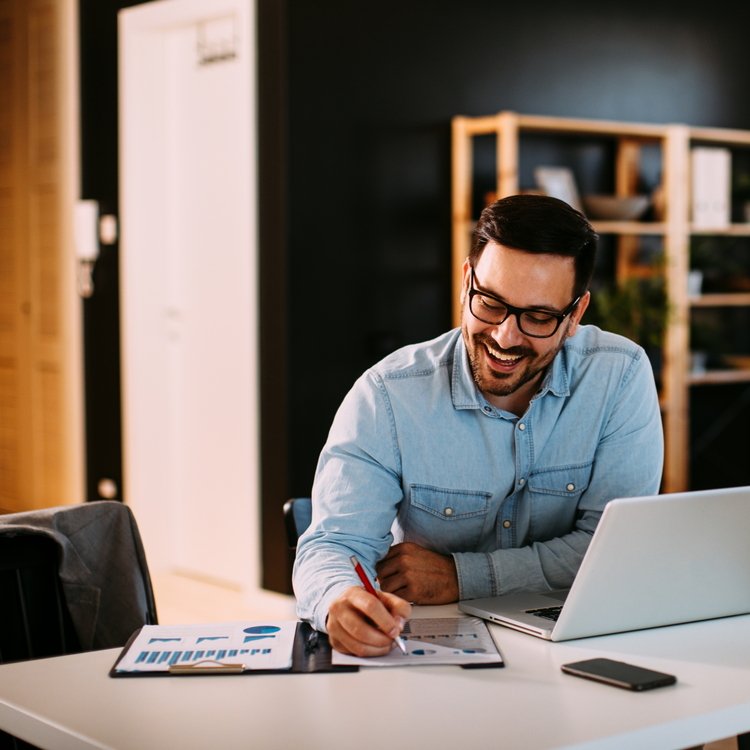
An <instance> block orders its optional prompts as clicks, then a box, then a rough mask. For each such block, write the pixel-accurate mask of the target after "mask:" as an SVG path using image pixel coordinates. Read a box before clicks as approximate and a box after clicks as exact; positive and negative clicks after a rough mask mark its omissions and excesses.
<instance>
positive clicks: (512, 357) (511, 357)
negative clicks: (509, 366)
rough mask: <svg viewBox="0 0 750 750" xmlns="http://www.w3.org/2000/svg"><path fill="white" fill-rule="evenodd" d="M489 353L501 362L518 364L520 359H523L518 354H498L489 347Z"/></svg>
mask: <svg viewBox="0 0 750 750" xmlns="http://www.w3.org/2000/svg"><path fill="white" fill-rule="evenodd" d="M487 351H488V352H489V353H490V354H491V355H492V356H493V357H494V358H495V359H499V360H500V361H501V362H516V361H518V360H519V359H521V357H520V356H518V355H517V354H505V352H498V351H495V350H494V349H490V348H489V347H487Z"/></svg>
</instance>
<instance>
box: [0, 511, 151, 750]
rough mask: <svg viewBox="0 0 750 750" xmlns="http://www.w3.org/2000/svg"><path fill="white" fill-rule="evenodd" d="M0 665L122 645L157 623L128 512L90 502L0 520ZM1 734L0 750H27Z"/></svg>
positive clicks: (141, 553) (137, 537) (139, 545)
mask: <svg viewBox="0 0 750 750" xmlns="http://www.w3.org/2000/svg"><path fill="white" fill-rule="evenodd" d="M0 603H1V609H2V616H1V617H0V663H5V662H11V661H23V660H26V659H37V658H42V657H49V656H62V655H64V654H71V653H79V652H81V651H90V650H94V649H100V648H110V647H115V646H124V645H125V643H126V641H127V640H128V638H129V637H130V635H131V634H132V633H133V631H134V630H136V629H137V628H138V627H140V626H141V625H146V624H156V623H157V614H156V603H155V601H154V596H153V589H152V586H151V578H150V575H149V571H148V566H147V564H146V558H145V553H144V551H143V547H142V543H141V539H140V535H139V532H138V527H137V525H136V523H135V519H134V517H133V515H132V512H131V511H130V508H128V507H127V506H125V505H123V504H122V503H119V502H114V501H94V502H91V503H83V504H79V505H66V506H60V507H57V508H49V509H45V510H40V511H28V512H22V513H11V514H6V515H0ZM33 747H34V746H33V745H29V744H28V743H25V742H23V741H21V740H19V739H17V738H15V737H12V736H11V735H9V734H7V733H6V732H2V731H0V750H28V749H29V748H33Z"/></svg>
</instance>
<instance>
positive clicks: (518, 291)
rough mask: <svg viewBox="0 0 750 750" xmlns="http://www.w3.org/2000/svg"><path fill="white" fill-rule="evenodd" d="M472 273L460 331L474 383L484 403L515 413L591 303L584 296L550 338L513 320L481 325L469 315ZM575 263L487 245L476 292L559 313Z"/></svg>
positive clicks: (476, 271)
mask: <svg viewBox="0 0 750 750" xmlns="http://www.w3.org/2000/svg"><path fill="white" fill-rule="evenodd" d="M470 278H471V268H470V267H469V263H468V261H467V262H466V263H465V264H464V284H463V291H462V293H461V303H462V307H463V313H462V323H461V330H462V333H463V337H464V342H465V344H466V349H467V351H468V353H469V360H470V362H471V368H472V372H473V374H474V380H475V381H476V384H477V386H478V387H479V389H480V390H481V391H482V392H483V393H484V395H485V397H486V398H487V400H488V401H490V402H491V403H493V404H494V405H495V406H498V407H501V408H506V409H509V410H510V411H515V412H516V413H518V411H517V408H514V407H518V406H519V404H520V405H521V407H522V408H523V409H525V407H526V404H527V403H528V401H529V399H530V398H531V396H532V395H533V394H534V392H535V391H536V390H537V388H538V387H539V381H540V380H541V378H542V376H543V373H544V372H545V370H546V369H547V366H548V365H549V364H550V363H551V362H552V360H553V359H554V357H555V355H556V354H557V352H558V351H560V349H561V348H562V346H563V344H564V343H565V339H566V338H567V337H568V336H572V335H573V334H574V333H575V331H576V328H577V326H578V322H579V321H580V319H581V316H582V315H583V313H584V311H585V310H586V307H587V306H588V302H589V296H590V295H589V293H588V292H587V293H586V294H585V295H584V296H583V297H581V300H580V301H579V303H578V305H577V306H576V308H575V309H574V310H573V312H571V313H570V315H569V316H568V317H567V318H565V319H564V320H563V322H562V323H561V324H560V327H559V328H558V329H557V331H556V332H555V333H554V334H553V335H552V336H550V337H549V338H534V337H532V336H528V335H527V334H525V333H524V332H523V331H521V329H520V328H519V326H518V319H517V318H516V316H515V315H509V316H508V317H507V318H506V320H505V321H503V322H502V323H500V324H499V325H491V324H488V323H483V322H482V321H480V320H478V319H477V318H476V317H474V315H472V313H471V311H470V310H469V288H470ZM574 281H575V266H574V261H573V258H567V257H562V256H558V255H546V254H545V255H535V254H532V253H524V252H522V251H520V250H514V249H512V248H509V247H505V246H503V245H498V244H496V243H494V242H490V243H488V244H487V246H486V247H485V249H484V251H483V252H482V254H481V256H480V257H479V260H478V261H477V265H476V268H475V269H474V288H475V289H479V290H481V291H482V292H487V293H488V294H490V295H492V296H493V297H497V298H499V299H500V300H502V301H503V302H506V303H508V304H510V305H514V306H516V307H522V308H531V309H534V310H545V311H549V312H562V311H563V310H565V309H566V308H567V307H568V306H569V305H570V303H571V302H572V301H573V285H574Z"/></svg>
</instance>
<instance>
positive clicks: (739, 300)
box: [688, 292, 750, 307]
mask: <svg viewBox="0 0 750 750" xmlns="http://www.w3.org/2000/svg"><path fill="white" fill-rule="evenodd" d="M688 301H689V303H690V306H691V307H745V306H750V292H724V293H716V294H700V295H695V296H692V297H688Z"/></svg>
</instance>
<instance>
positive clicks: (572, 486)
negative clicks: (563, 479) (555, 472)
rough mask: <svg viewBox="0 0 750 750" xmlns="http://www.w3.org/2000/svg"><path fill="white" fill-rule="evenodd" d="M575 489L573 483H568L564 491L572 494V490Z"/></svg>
mask: <svg viewBox="0 0 750 750" xmlns="http://www.w3.org/2000/svg"><path fill="white" fill-rule="evenodd" d="M575 488H576V486H575V485H574V484H573V482H568V484H567V485H566V487H565V489H566V490H567V491H568V492H573V490H574V489H575Z"/></svg>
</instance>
